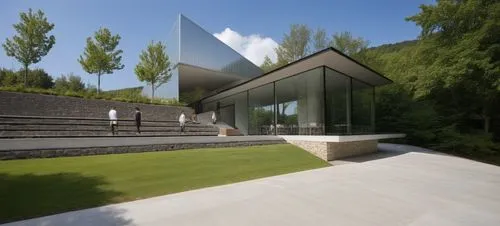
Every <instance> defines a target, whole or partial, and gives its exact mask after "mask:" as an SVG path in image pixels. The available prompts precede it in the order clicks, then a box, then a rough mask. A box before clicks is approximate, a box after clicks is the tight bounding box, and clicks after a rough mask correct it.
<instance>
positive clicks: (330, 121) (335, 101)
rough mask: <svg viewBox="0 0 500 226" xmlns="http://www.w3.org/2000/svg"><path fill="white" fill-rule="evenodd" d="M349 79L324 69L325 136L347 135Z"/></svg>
mask: <svg viewBox="0 0 500 226" xmlns="http://www.w3.org/2000/svg"><path fill="white" fill-rule="evenodd" d="M350 82H351V79H350V78H349V77H347V76H345V75H343V74H340V73H338V72H336V71H334V70H332V69H330V68H325V91H326V98H325V100H326V104H325V118H326V122H327V123H326V125H327V127H326V128H325V130H326V134H327V135H329V134H332V135H338V134H347V133H348V125H349V124H348V117H349V115H348V106H349V94H350V89H349V87H350Z"/></svg>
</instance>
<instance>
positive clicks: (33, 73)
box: [18, 68, 54, 89]
mask: <svg viewBox="0 0 500 226" xmlns="http://www.w3.org/2000/svg"><path fill="white" fill-rule="evenodd" d="M21 73H22V72H21V71H19V72H18V74H21ZM27 84H28V86H30V87H36V88H42V89H50V88H52V87H54V82H53V78H52V76H50V75H49V74H48V73H47V72H45V71H44V70H43V69H38V68H37V69H34V70H28V81H27Z"/></svg>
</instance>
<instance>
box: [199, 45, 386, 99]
mask: <svg viewBox="0 0 500 226" xmlns="http://www.w3.org/2000/svg"><path fill="white" fill-rule="evenodd" d="M322 66H326V67H329V68H331V69H333V70H335V71H337V72H339V73H341V74H344V75H346V76H349V77H352V78H354V79H357V80H360V81H362V82H365V83H367V84H370V85H372V86H382V85H386V84H390V83H392V80H390V79H388V78H386V77H385V76H383V75H382V74H380V73H378V72H376V71H375V70H373V69H371V68H369V67H367V66H365V65H363V64H361V63H359V62H358V61H356V60H354V59H352V58H351V57H349V56H347V55H345V54H343V53H342V52H340V51H339V50H337V49H334V48H332V47H330V48H327V49H324V50H322V51H319V52H317V53H314V54H312V55H309V56H307V57H304V58H302V59H300V60H297V61H294V62H292V63H289V64H287V65H285V66H283V67H280V68H277V69H275V70H273V71H270V72H268V73H266V74H263V75H261V76H259V77H256V78H253V79H250V80H248V81H246V82H244V83H242V84H239V85H237V86H234V87H232V88H228V89H221V90H220V91H218V92H217V93H215V94H213V95H211V96H208V97H205V98H203V99H202V102H211V101H214V100H219V99H222V98H224V97H227V96H231V95H234V94H237V93H240V92H243V91H246V90H250V89H253V88H256V87H259V86H262V85H265V84H268V83H272V82H274V81H277V80H281V79H284V78H287V77H291V76H294V75H297V74H300V73H302V72H305V71H308V70H311V69H314V68H318V67H322Z"/></svg>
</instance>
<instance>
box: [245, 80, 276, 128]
mask: <svg viewBox="0 0 500 226" xmlns="http://www.w3.org/2000/svg"><path fill="white" fill-rule="evenodd" d="M274 125H275V124H274V84H273V83H270V84H267V85H264V86H261V87H257V88H255V89H251V90H249V91H248V134H250V135H271V134H274V128H275V127H274Z"/></svg>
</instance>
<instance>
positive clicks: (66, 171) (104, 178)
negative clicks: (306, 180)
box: [0, 144, 328, 223]
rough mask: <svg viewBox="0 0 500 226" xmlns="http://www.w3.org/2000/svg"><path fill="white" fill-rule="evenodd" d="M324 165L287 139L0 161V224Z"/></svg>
mask: <svg viewBox="0 0 500 226" xmlns="http://www.w3.org/2000/svg"><path fill="white" fill-rule="evenodd" d="M325 166H328V163H326V162H324V161H322V160H320V159H319V158H316V157H315V156H313V155H311V154H309V153H308V152H305V151H303V150H301V149H299V148H297V147H295V146H292V145H289V144H283V145H268V146H254V147H237V148H219V149H194V150H183V151H172V152H149V153H137V154H120V155H100V156H85V157H71V158H54V159H29V160H12V161H0V223H2V222H9V221H13V220H19V219H26V218H32V217H37V216H43V215H49V214H54V213H60V212H65V211H70V210H76V209H83V208H89V207H95V206H100V205H105V204H109V203H116V202H123V201H130V200H136V199H143V198H147V197H152V196H158V195H165V194H169V193H175V192H181V191H186V190H191V189H197V188H202V187H209V186H215V185H222V184H228V183H234V182H238V181H244V180H250V179H255V178H261V177H267V176H272V175H278V174H285V173H290V172H296V171H301V170H308V169H314V168H319V167H325Z"/></svg>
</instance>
